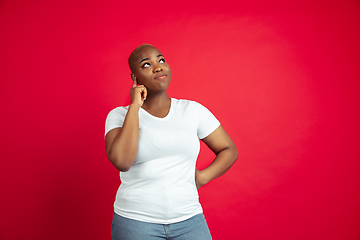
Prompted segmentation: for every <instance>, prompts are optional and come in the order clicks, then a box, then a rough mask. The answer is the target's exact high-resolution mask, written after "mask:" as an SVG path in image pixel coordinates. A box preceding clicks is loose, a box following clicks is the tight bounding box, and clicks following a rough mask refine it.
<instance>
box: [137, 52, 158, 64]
mask: <svg viewBox="0 0 360 240" xmlns="http://www.w3.org/2000/svg"><path fill="white" fill-rule="evenodd" d="M156 57H157V58H159V57H164V56H163V55H162V54H159V55H157V56H156ZM148 60H150V58H144V59H143V60H141V61H140V62H139V65H140V64H141V63H142V62H143V61H148Z"/></svg>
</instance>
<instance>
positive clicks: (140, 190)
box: [105, 98, 220, 224]
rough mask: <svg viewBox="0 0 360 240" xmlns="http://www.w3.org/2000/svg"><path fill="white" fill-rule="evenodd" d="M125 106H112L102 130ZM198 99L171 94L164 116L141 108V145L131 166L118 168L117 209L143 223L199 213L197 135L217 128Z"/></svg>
mask: <svg viewBox="0 0 360 240" xmlns="http://www.w3.org/2000/svg"><path fill="white" fill-rule="evenodd" d="M127 110H128V106H127V107H118V108H115V109H113V110H112V111H110V113H109V114H108V116H107V119H106V124H105V135H106V133H108V132H109V131H110V130H111V129H114V128H117V127H122V125H123V122H124V118H125V116H126V113H127ZM219 125H220V123H219V121H218V120H217V119H216V118H215V117H214V115H213V114H212V113H211V112H210V111H209V110H208V109H206V108H205V107H204V106H202V105H201V104H199V103H197V102H194V101H189V100H177V99H174V98H172V99H171V106H170V111H169V113H168V115H167V116H166V117H164V118H158V117H155V116H153V115H151V114H149V113H148V112H146V111H145V110H144V109H142V108H140V110H139V144H138V152H137V155H136V158H135V161H134V163H133V165H132V166H131V168H130V170H129V171H127V172H120V179H121V184H120V187H119V189H118V191H117V194H116V200H115V203H114V211H115V213H117V214H119V215H121V216H123V217H126V218H130V219H135V220H139V221H144V222H151V223H160V224H170V223H175V222H180V221H183V220H186V219H188V218H191V217H193V216H195V215H196V214H199V213H202V207H201V205H200V203H199V196H198V192H197V188H196V185H195V164H196V160H197V156H198V154H199V150H200V142H199V138H200V139H202V138H205V137H206V136H208V135H209V134H210V133H212V132H213V131H214V130H215V129H216V128H217V127H219Z"/></svg>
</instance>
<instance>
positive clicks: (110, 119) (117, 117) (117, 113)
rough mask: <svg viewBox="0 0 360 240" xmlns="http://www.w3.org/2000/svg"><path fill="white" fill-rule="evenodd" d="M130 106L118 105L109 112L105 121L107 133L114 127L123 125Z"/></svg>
mask: <svg viewBox="0 0 360 240" xmlns="http://www.w3.org/2000/svg"><path fill="white" fill-rule="evenodd" d="M127 111H128V107H117V108H115V109H113V110H111V111H110V112H109V114H108V115H107V117H106V121H105V135H104V136H106V134H107V133H108V132H109V131H110V130H112V129H114V128H118V127H122V126H123V123H124V119H125V116H126V113H127Z"/></svg>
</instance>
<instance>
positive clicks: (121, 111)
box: [108, 106, 129, 116]
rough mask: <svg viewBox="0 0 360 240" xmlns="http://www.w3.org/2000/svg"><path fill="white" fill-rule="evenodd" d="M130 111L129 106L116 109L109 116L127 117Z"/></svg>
mask: <svg viewBox="0 0 360 240" xmlns="http://www.w3.org/2000/svg"><path fill="white" fill-rule="evenodd" d="M128 109H129V106H119V107H116V108H114V109H112V110H111V111H110V112H109V114H108V116H109V115H125V114H126V113H127V111H128Z"/></svg>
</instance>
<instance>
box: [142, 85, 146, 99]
mask: <svg viewBox="0 0 360 240" xmlns="http://www.w3.org/2000/svg"><path fill="white" fill-rule="evenodd" d="M142 95H143V98H144V100H145V99H146V97H147V89H146V87H144V89H143V94H142Z"/></svg>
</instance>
